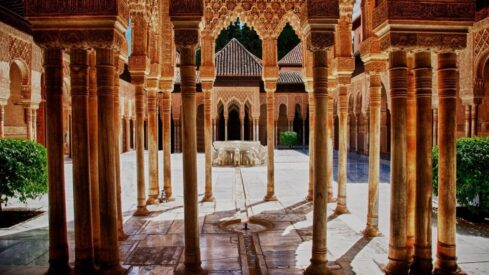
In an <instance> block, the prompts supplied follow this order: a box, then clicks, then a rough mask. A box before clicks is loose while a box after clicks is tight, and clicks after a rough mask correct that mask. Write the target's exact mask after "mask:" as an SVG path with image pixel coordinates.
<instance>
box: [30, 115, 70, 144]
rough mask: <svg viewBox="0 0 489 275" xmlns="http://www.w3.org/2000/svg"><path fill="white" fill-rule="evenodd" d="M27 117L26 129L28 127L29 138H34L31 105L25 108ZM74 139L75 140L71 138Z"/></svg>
mask: <svg viewBox="0 0 489 275" xmlns="http://www.w3.org/2000/svg"><path fill="white" fill-rule="evenodd" d="M24 112H25V119H26V124H27V126H26V129H27V139H29V140H33V136H34V132H33V131H32V108H31V107H30V106H28V107H25V108H24ZM71 141H73V140H71ZM70 144H71V143H70Z"/></svg>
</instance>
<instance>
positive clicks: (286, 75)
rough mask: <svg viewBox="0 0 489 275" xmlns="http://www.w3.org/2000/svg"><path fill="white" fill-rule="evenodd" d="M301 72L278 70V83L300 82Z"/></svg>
mask: <svg viewBox="0 0 489 275" xmlns="http://www.w3.org/2000/svg"><path fill="white" fill-rule="evenodd" d="M302 83H304V82H303V81H302V73H301V72H280V73H279V74H278V84H302Z"/></svg>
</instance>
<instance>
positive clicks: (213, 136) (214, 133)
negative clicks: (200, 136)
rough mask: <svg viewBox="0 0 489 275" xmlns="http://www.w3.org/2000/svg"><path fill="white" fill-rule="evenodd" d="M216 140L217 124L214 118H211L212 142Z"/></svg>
mask: <svg viewBox="0 0 489 275" xmlns="http://www.w3.org/2000/svg"><path fill="white" fill-rule="evenodd" d="M216 140H217V125H216V120H215V119H212V142H214V141H216Z"/></svg>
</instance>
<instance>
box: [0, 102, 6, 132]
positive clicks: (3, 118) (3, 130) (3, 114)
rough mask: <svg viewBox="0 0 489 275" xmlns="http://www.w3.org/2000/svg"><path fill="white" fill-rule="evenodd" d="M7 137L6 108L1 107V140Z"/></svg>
mask: <svg viewBox="0 0 489 275" xmlns="http://www.w3.org/2000/svg"><path fill="white" fill-rule="evenodd" d="M4 137H5V106H3V105H0V138H4Z"/></svg>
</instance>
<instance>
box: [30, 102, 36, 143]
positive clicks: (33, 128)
mask: <svg viewBox="0 0 489 275" xmlns="http://www.w3.org/2000/svg"><path fill="white" fill-rule="evenodd" d="M31 113H32V114H31V119H32V140H33V141H37V107H36V108H32V109H31Z"/></svg>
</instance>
